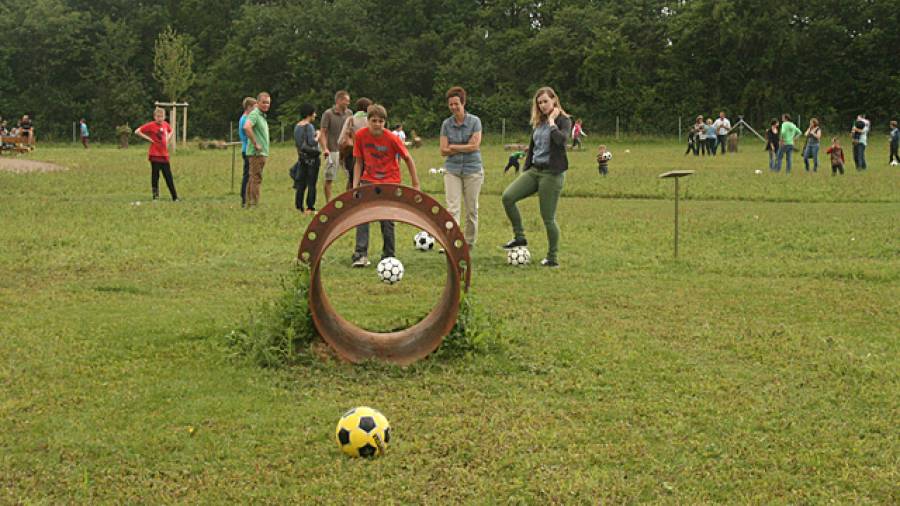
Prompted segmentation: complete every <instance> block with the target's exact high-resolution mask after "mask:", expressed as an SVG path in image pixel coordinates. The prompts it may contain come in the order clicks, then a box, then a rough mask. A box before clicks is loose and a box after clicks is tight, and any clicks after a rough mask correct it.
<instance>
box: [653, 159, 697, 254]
mask: <svg viewBox="0 0 900 506" xmlns="http://www.w3.org/2000/svg"><path fill="white" fill-rule="evenodd" d="M694 172H695V171H693V170H670V171H669V172H663V173H662V174H660V175H659V177H660V179H664V178H674V179H675V258H676V259H677V258H678V180H679V179H681V178H683V177H685V176H690V175H691V174H693V173H694Z"/></svg>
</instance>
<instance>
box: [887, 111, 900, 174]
mask: <svg viewBox="0 0 900 506" xmlns="http://www.w3.org/2000/svg"><path fill="white" fill-rule="evenodd" d="M898 147H900V128H897V120H893V121H891V152H890V158H889V159H888V163H889V164H891V165H892V166H893V165H898V164H900V155H898V154H897V148H898Z"/></svg>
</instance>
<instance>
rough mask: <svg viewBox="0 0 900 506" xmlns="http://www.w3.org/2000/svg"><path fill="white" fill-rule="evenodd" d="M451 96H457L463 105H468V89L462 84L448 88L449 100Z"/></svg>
mask: <svg viewBox="0 0 900 506" xmlns="http://www.w3.org/2000/svg"><path fill="white" fill-rule="evenodd" d="M450 97H457V98H458V99H459V102H460V103H461V104H462V105H466V90H464V89H463V88H462V86H453V87H452V88H450V89H449V90H447V100H450Z"/></svg>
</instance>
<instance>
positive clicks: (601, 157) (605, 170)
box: [597, 144, 612, 176]
mask: <svg viewBox="0 0 900 506" xmlns="http://www.w3.org/2000/svg"><path fill="white" fill-rule="evenodd" d="M611 159H612V153H610V152H609V151H607V150H606V144H601V145H600V147H599V148H598V149H597V170H598V171H599V172H600V175H601V176H606V175H607V174H609V161H610V160H611Z"/></svg>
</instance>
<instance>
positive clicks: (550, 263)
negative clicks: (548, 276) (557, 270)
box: [541, 258, 559, 267]
mask: <svg viewBox="0 0 900 506" xmlns="http://www.w3.org/2000/svg"><path fill="white" fill-rule="evenodd" d="M541 267H559V262H557V261H556V260H548V259H546V258H545V259H543V260H541Z"/></svg>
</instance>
